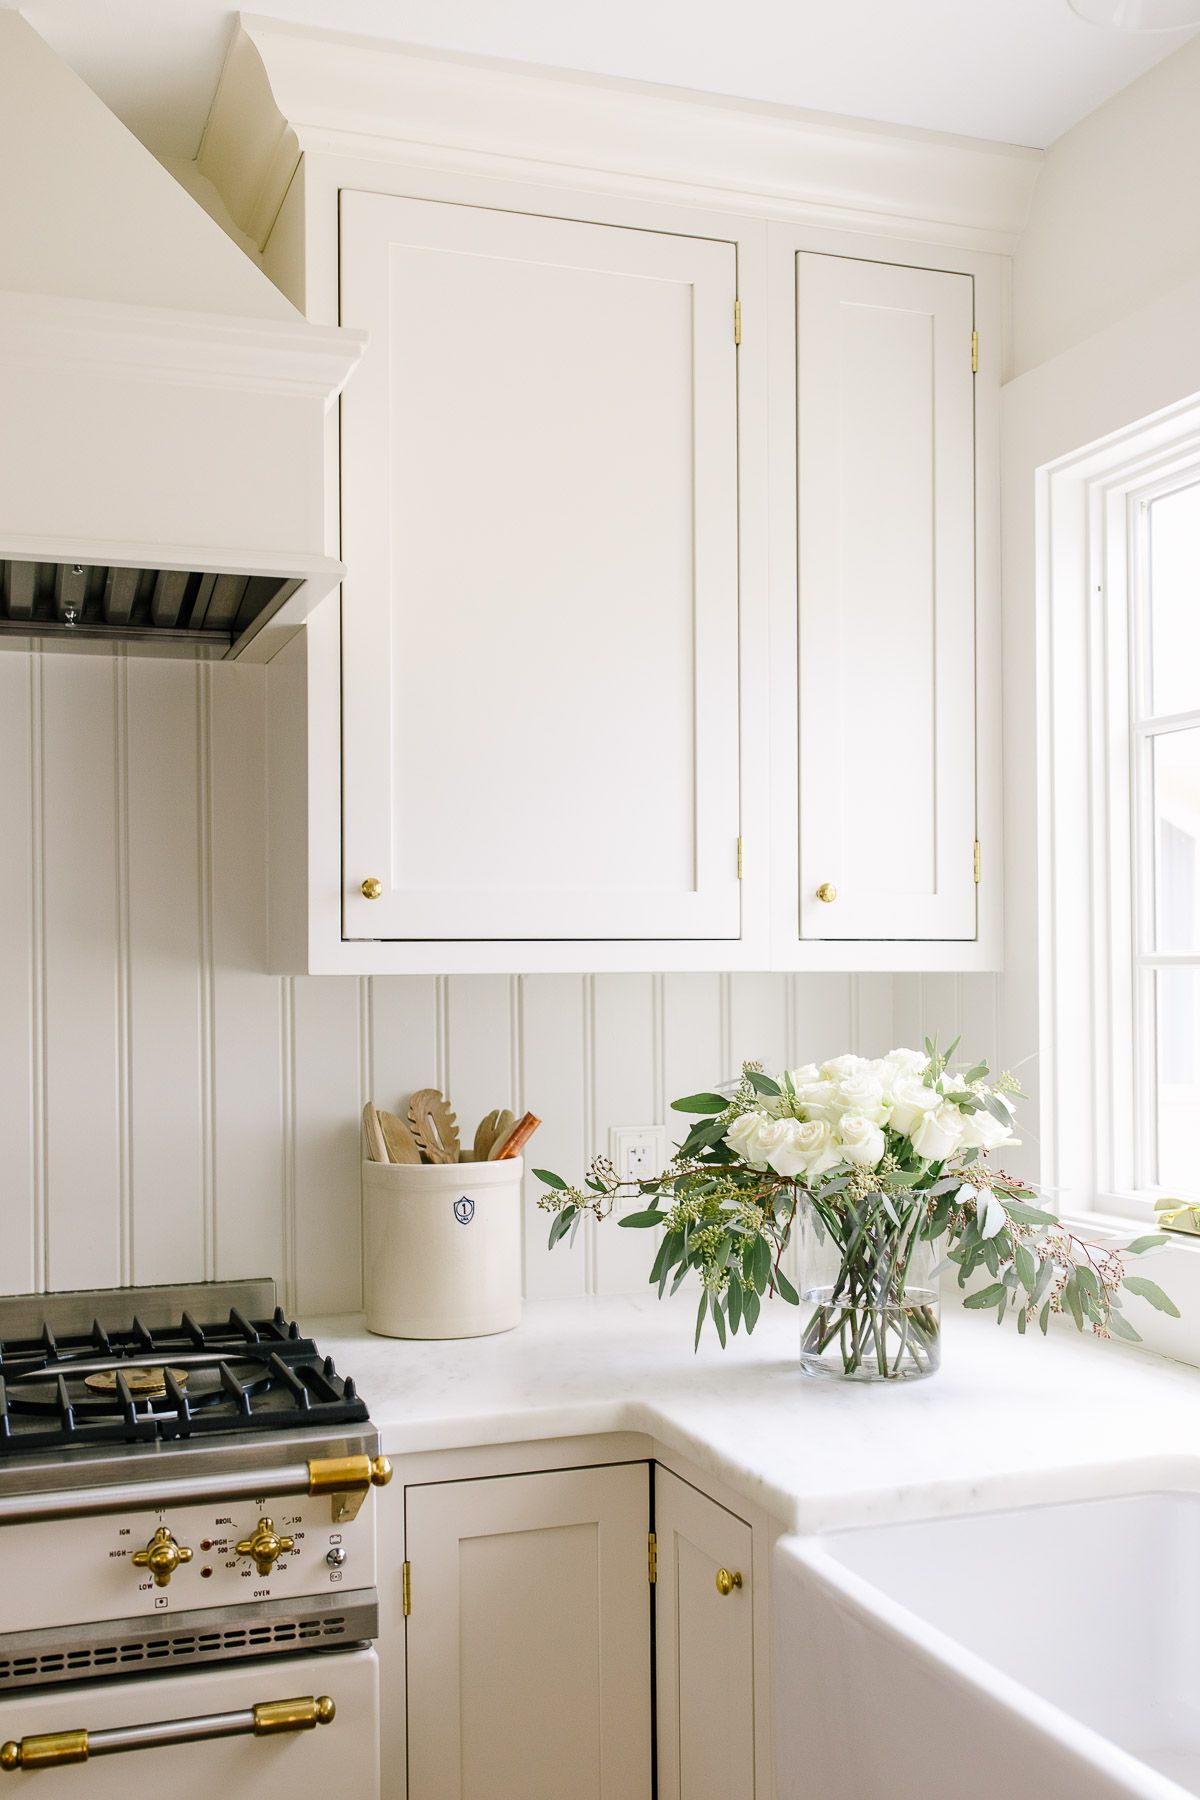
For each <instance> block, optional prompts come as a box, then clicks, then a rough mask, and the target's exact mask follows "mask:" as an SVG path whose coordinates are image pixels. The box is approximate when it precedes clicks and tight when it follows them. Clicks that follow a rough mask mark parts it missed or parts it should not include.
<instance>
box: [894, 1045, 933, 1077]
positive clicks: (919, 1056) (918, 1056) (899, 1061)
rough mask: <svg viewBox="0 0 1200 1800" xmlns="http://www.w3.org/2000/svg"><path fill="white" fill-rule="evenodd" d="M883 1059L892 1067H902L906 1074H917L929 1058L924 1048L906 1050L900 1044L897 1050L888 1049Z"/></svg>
mask: <svg viewBox="0 0 1200 1800" xmlns="http://www.w3.org/2000/svg"><path fill="white" fill-rule="evenodd" d="M883 1060H884V1062H885V1063H891V1064H892V1066H893V1067H894V1068H897V1069H903V1070H904V1071H905V1073H906V1074H908V1075H917V1074H920V1073H921V1071H922V1070H923V1069H924V1067H925V1064H926V1063H927V1062H928V1061H929V1058H928V1056H927V1055H926V1054H925V1052H924V1050H906V1049H905V1048H904V1046H903V1045H901V1047H900V1048H899V1049H898V1050H889V1051H888V1053H887V1055H886V1056H885V1057H884V1059H883Z"/></svg>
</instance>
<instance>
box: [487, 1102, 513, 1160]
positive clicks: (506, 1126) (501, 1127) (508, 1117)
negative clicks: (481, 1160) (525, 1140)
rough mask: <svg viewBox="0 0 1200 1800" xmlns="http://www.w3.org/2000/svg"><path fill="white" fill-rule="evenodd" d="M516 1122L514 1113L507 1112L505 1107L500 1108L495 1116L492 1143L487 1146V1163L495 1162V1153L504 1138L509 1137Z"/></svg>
mask: <svg viewBox="0 0 1200 1800" xmlns="http://www.w3.org/2000/svg"><path fill="white" fill-rule="evenodd" d="M516 1122H517V1115H516V1113H514V1112H509V1110H508V1108H507V1106H505V1107H502V1108H501V1109H500V1111H499V1112H498V1113H497V1114H496V1129H495V1132H494V1133H493V1135H492V1141H491V1143H490V1144H489V1145H488V1152H487V1160H488V1162H495V1160H496V1152H497V1151H498V1150H499V1148H500V1146H501V1145H502V1144H503V1142H504V1140H505V1138H506V1137H507V1136H508V1135H509V1133H510V1132H511V1130H512V1128H513V1126H514V1125H515V1124H516Z"/></svg>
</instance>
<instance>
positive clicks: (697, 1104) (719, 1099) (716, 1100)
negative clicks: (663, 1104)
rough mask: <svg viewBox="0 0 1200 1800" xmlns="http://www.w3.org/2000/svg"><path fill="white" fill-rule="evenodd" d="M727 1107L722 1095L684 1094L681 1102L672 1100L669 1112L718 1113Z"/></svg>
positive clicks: (727, 1103)
mask: <svg viewBox="0 0 1200 1800" xmlns="http://www.w3.org/2000/svg"><path fill="white" fill-rule="evenodd" d="M728 1105H729V1102H728V1100H727V1099H726V1098H725V1096H724V1094H685V1095H684V1097H683V1099H682V1100H672V1102H671V1111H672V1112H681V1113H719V1112H724V1111H725V1108H726V1107H727V1106H728Z"/></svg>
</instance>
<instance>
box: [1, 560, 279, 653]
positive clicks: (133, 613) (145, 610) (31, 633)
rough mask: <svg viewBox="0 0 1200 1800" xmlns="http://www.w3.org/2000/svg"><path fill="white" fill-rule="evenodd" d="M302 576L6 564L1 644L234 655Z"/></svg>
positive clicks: (10, 562)
mask: <svg viewBox="0 0 1200 1800" xmlns="http://www.w3.org/2000/svg"><path fill="white" fill-rule="evenodd" d="M302 584H303V577H301V576H299V575H294V576H288V575H255V574H241V573H238V572H236V571H231V570H219V571H218V570H189V569H150V568H119V567H116V566H113V567H108V566H105V565H104V564H102V563H53V562H18V561H16V560H7V561H0V638H2V637H3V636H4V635H7V636H12V637H17V638H57V639H59V640H61V641H62V642H63V643H64V645H65V644H68V643H71V642H74V643H78V644H79V645H80V648H83V647H85V645H86V644H87V643H89V642H90V643H91V644H93V645H95V644H111V643H112V642H114V641H116V642H120V643H137V644H140V645H142V646H143V647H144V648H145V649H147V650H149V651H150V652H151V653H152V654H161V655H167V656H169V655H183V656H192V657H194V656H196V655H200V656H202V657H203V656H211V657H223V656H229V655H234V654H237V653H238V652H240V651H241V650H242V649H244V648H245V646H246V644H247V643H248V642H249V641H250V639H251V638H252V637H253V636H254V634H255V633H256V632H257V631H258V630H260V629H261V627H262V626H263V625H265V624H266V623H267V621H268V620H269V619H271V618H273V617H274V616H275V614H276V613H278V611H279V609H280V608H281V607H282V606H283V605H284V603H285V602H286V601H287V600H289V599H290V598H291V596H292V595H293V594H294V593H295V592H296V591H297V590H298V589H299V588H300V587H301V586H302Z"/></svg>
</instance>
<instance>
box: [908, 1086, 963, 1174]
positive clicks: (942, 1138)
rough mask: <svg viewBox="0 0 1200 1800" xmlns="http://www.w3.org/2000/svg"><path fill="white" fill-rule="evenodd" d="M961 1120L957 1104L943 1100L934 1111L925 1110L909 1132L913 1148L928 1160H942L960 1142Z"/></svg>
mask: <svg viewBox="0 0 1200 1800" xmlns="http://www.w3.org/2000/svg"><path fill="white" fill-rule="evenodd" d="M935 1098H936V1096H935ZM962 1122H963V1114H962V1113H960V1112H959V1110H958V1108H957V1106H952V1105H951V1104H950V1102H949V1101H948V1100H946V1101H943V1102H942V1104H941V1105H940V1106H939V1107H938V1108H937V1110H936V1112H927V1113H926V1114H925V1117H924V1118H923V1119H922V1120H921V1123H920V1124H919V1125H918V1126H917V1128H916V1130H915V1131H914V1132H912V1133H911V1137H912V1147H913V1149H914V1150H915V1151H916V1153H917V1155H918V1156H923V1157H925V1158H926V1159H927V1160H928V1161H929V1162H944V1161H945V1159H946V1157H948V1156H951V1155H953V1153H954V1151H955V1150H957V1149H958V1148H959V1146H960V1144H961V1143H962Z"/></svg>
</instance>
